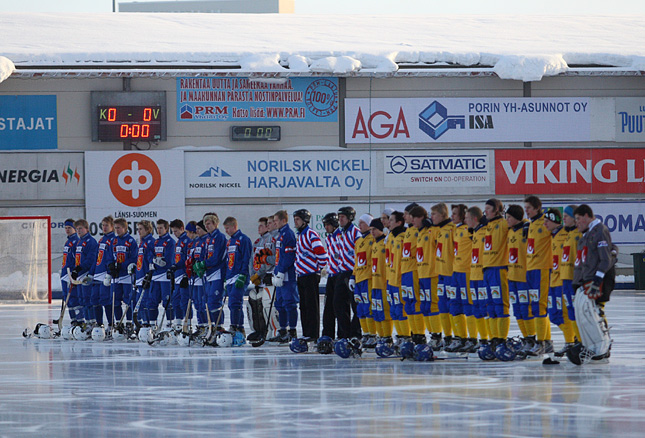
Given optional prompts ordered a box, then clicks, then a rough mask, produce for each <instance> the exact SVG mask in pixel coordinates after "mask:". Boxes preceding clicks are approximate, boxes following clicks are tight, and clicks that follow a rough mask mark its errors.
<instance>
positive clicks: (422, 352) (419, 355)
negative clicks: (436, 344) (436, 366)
mask: <svg viewBox="0 0 645 438" xmlns="http://www.w3.org/2000/svg"><path fill="white" fill-rule="evenodd" d="M412 359H414V360H415V361H417V362H429V361H431V360H432V359H433V354H432V348H431V347H430V346H429V345H428V344H418V345H415V346H414V350H413V351H412Z"/></svg>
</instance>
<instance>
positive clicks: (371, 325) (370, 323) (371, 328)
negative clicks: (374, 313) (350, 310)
mask: <svg viewBox="0 0 645 438" xmlns="http://www.w3.org/2000/svg"><path fill="white" fill-rule="evenodd" d="M365 320H366V321H367V332H368V333H369V334H370V335H374V334H376V321H374V320H373V319H372V318H369V317H368V318H365Z"/></svg>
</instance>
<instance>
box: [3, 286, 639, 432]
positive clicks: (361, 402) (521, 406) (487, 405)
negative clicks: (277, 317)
mask: <svg viewBox="0 0 645 438" xmlns="http://www.w3.org/2000/svg"><path fill="white" fill-rule="evenodd" d="M59 306H60V303H59V302H54V303H53V304H52V305H28V306H27V305H9V304H3V305H0V355H1V357H2V359H0V436H1V437H5V436H6V437H22V436H30V437H31V436H46V437H103V436H106V437H108V436H109V437H115V436H127V437H150V436H218V437H237V436H241V437H307V438H312V437H316V436H333V437H335V438H341V437H354V436H362V437H371V436H374V437H398V436H402V437H413V436H438V437H446V436H459V437H487V438H490V437H546V436H549V437H556V436H557V437H586V438H589V437H613V436H616V437H618V436H620V437H621V438H628V437H638V438H641V437H643V436H645V293H643V292H626V291H616V292H614V295H613V297H612V301H611V302H610V303H609V304H608V305H607V316H608V320H609V323H610V325H611V327H612V331H611V334H612V337H613V339H614V346H613V349H612V356H611V359H610V363H609V364H605V365H598V364H596V365H586V366H582V367H577V366H575V365H572V364H571V363H569V362H568V361H566V359H565V360H563V361H562V362H561V364H560V365H550V366H549V365H542V363H541V361H536V360H533V361H523V362H511V363H503V362H486V363H485V362H482V361H480V360H472V359H469V360H466V359H453V360H445V361H440V362H412V361H404V362H401V361H400V360H398V359H377V358H376V356H375V355H374V353H373V352H368V353H365V354H364V356H363V358H361V359H341V358H339V357H338V356H336V355H329V356H323V355H319V354H317V353H305V354H299V355H298V354H294V353H292V352H291V351H290V350H289V348H288V347H285V346H269V345H268V344H265V345H264V346H262V347H260V348H252V347H251V346H250V345H245V346H244V347H241V348H225V349H224V348H217V349H215V348H211V347H203V348H200V347H190V348H183V347H179V346H168V347H160V346H153V347H151V346H149V345H148V344H141V343H139V342H122V343H114V342H104V343H96V342H92V341H86V342H78V341H63V340H61V339H55V340H40V339H23V338H22V336H21V333H22V331H23V329H24V328H25V327H32V328H33V326H34V325H35V324H36V323H37V322H46V321H51V319H52V318H57V317H58V312H59ZM227 321H228V317H227ZM511 329H512V331H513V332H514V331H516V330H517V326H516V325H515V324H514V323H513V324H512V326H511ZM552 332H553V336H554V340H555V344H556V349H558V348H559V347H560V346H561V345H562V343H563V338H562V335H561V333H560V331H559V330H558V328H557V327H555V326H553V327H552Z"/></svg>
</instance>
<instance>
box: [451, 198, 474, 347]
mask: <svg viewBox="0 0 645 438" xmlns="http://www.w3.org/2000/svg"><path fill="white" fill-rule="evenodd" d="M451 210H452V216H451V218H452V222H453V223H454V224H455V229H454V231H453V234H454V237H453V255H454V260H453V265H452V267H453V273H452V285H453V287H454V288H455V294H456V296H455V298H454V299H453V300H451V301H450V314H451V316H452V318H453V320H458V322H457V323H456V324H455V325H461V324H465V325H466V327H467V329H468V330H467V332H468V338H467V339H466V340H465V341H464V344H463V346H462V347H461V348H460V349H459V350H458V351H459V352H464V353H474V352H475V351H476V347H477V319H476V318H475V315H474V313H473V302H472V299H471V297H470V256H471V252H472V238H471V234H470V232H469V231H468V225H466V223H465V222H464V221H465V219H466V210H468V206H466V205H465V204H457V205H452V206H451Z"/></svg>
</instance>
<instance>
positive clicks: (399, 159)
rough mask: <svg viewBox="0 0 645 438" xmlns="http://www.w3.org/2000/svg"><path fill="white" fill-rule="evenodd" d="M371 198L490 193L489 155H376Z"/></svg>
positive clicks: (479, 152) (476, 152) (458, 152)
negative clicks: (373, 196) (375, 196)
mask: <svg viewBox="0 0 645 438" xmlns="http://www.w3.org/2000/svg"><path fill="white" fill-rule="evenodd" d="M375 155H376V161H375V163H376V166H375V168H376V169H377V170H376V172H375V177H373V179H372V181H373V184H374V188H373V190H372V194H373V195H379V196H380V195H416V196H426V197H427V196H432V195H433V194H435V195H446V194H455V195H468V194H478V193H481V194H486V193H491V192H492V190H493V181H494V180H493V166H492V158H491V157H492V151H486V150H468V151H461V150H455V151H445V150H443V151H427V152H425V151H422V150H407V151H405V150H403V151H395V152H392V151H378V152H375Z"/></svg>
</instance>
